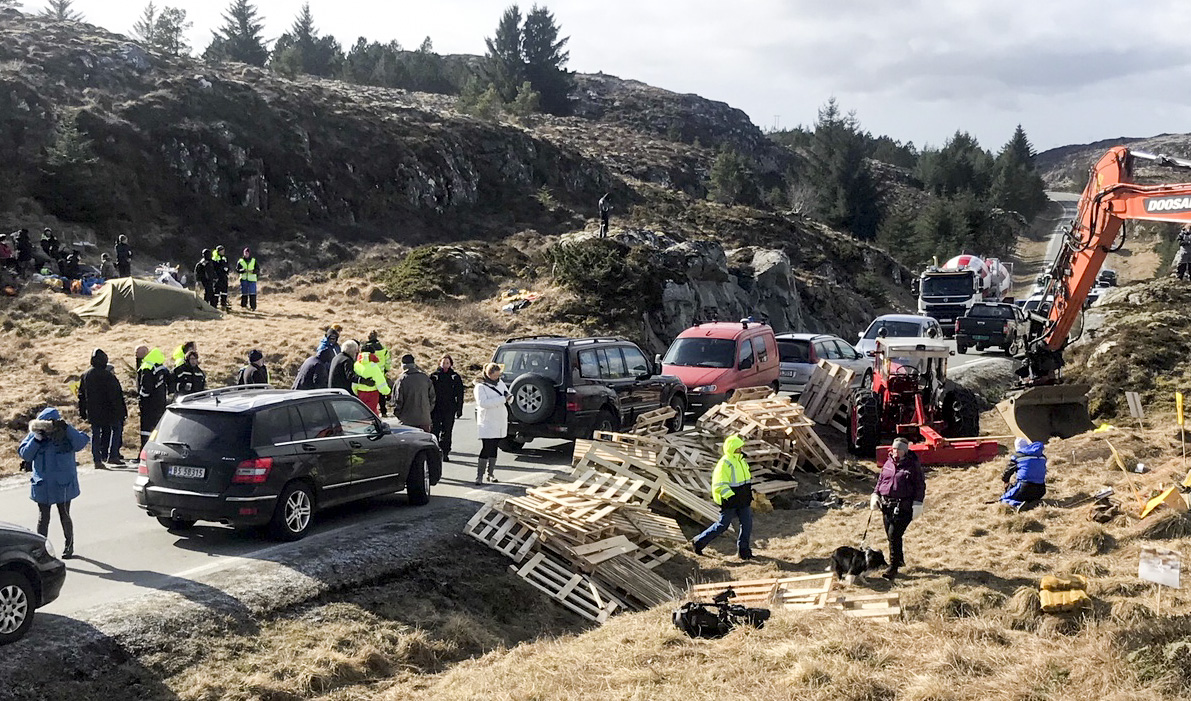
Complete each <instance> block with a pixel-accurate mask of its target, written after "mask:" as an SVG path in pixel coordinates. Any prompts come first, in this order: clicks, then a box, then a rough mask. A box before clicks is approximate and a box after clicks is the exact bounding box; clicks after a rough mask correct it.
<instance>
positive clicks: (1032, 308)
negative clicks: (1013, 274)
mask: <svg viewBox="0 0 1191 701" xmlns="http://www.w3.org/2000/svg"><path fill="white" fill-rule="evenodd" d="M1054 301H1055V297H1054V295H1046V296H1045V297H1043V295H1042V293H1041V292H1039V293H1037V294H1032V295H1030V296H1029V297H1028V298H1027V299H1026V301H1025V303H1024V304H1022V309H1023V310H1024V311H1026V312H1027V313H1030V314H1038V315H1039V316H1046V315H1047V314H1050V308H1051V305H1053V304H1054Z"/></svg>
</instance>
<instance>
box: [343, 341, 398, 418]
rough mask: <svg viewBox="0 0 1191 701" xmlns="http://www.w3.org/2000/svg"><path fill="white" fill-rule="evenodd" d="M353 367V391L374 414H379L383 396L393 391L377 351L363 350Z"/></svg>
mask: <svg viewBox="0 0 1191 701" xmlns="http://www.w3.org/2000/svg"><path fill="white" fill-rule="evenodd" d="M352 369H353V370H354V371H355V380H354V381H353V382H352V392H354V393H355V395H356V396H357V397H359V398H360V401H362V402H364V403H365V404H367V405H368V408H369V409H371V410H372V413H373V414H376V415H378V416H379V415H380V398H381V396H388V395H389V394H390V393H391V392H392V391H393V390H392V389H390V388H389V382H388V380H386V379H385V371H384V368H383V367H382V366H381V364H380V359H379V358H377V357H376V353H368V352H361V353H360V355H359V356H358V357H357V358H356V364H355V367H353V368H352Z"/></svg>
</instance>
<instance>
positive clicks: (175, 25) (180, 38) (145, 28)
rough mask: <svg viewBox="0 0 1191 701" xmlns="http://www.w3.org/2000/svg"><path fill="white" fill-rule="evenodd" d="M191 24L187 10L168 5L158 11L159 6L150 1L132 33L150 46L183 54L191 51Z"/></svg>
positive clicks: (166, 51) (165, 51) (169, 52)
mask: <svg viewBox="0 0 1191 701" xmlns="http://www.w3.org/2000/svg"><path fill="white" fill-rule="evenodd" d="M191 26H193V24H192V23H191V22H189V21H188V20H187V19H186V10H180V9H178V8H176V7H166V8H164V9H162V10H161V11H160V12H158V11H157V6H156V5H154V4H153V3H152V2H150V3H149V4H148V5H146V6H145V9H144V11H143V12H142V13H141V18H140V19H139V20H137V22H136V24H134V25H133V26H132V33H133V36H135V37H136V38H138V39H140V40H141V41H142V42H143V43H144V44H145V46H148V47H149V48H152V49H157V50H158V51H160V52H162V53H165V54H169V55H170V56H182V55H184V54H189V53H190V45H189V44H187V43H186V30H188V29H190V27H191Z"/></svg>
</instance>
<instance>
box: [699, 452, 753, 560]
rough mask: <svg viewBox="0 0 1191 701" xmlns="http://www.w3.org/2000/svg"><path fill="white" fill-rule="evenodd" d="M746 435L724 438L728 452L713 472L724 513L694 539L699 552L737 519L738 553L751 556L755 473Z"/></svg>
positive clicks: (714, 493) (714, 492)
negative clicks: (744, 451) (746, 448)
mask: <svg viewBox="0 0 1191 701" xmlns="http://www.w3.org/2000/svg"><path fill="white" fill-rule="evenodd" d="M742 447H744V439H743V438H741V437H740V436H738V435H737V434H735V433H733V434H732V435H730V436H728V437H727V438H725V439H724V456H723V457H722V458H720V461H719V462H717V463H716V464H715V469H714V470H712V472H711V498H712V499H713V500H714V501H715V503H717V504H719V505H720V517H719V519H718V520H717V521H716V522H715V523H713V524H711V526H710V527H709V528H708V529H707V530H705V531H703V532H702V533H700V534H699V536H698V537H697V538H695V540H694V546H695V554H696V555H702V554H703V548H706V547H707V544H708V543H710V542H711V541H713V540H715V539H716V538H717V537H719V535H720V534H722V533H723V532H724V531H726V530H728V526H730V525H731V524H732V520H733V519H736V520H737V521H738V522H739V524H740V533H739V535H738V536H737V538H736V554H737V555H738V556H740V559H741V560H751V559H752V557H753V549H752V545H751V544H750V543H749V539H750V538H751V537H752V534H753V506H752V505H753V486H752V479H753V475H752V473H751V472H749V464H748V463H747V462H745V460H744V455H743V454H741V452H740V449H741V448H742Z"/></svg>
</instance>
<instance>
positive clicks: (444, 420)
mask: <svg viewBox="0 0 1191 701" xmlns="http://www.w3.org/2000/svg"><path fill="white" fill-rule="evenodd" d="M430 381H431V382H433V383H434V397H435V401H434V408H433V409H431V410H430V430H431V432H433V433H434V435H435V436H437V437H438V445H439V447H441V448H442V459H443V460H450V458H451V434H452V433H453V432H454V430H455V419H457V418H461V417H462V416H463V391H464V390H463V378H462V377H460V376H459V373H457V372H455V360H454V358H452V357H451V356H449V355H444V356H443V357H442V360H440V361H438V369H437V370H435V371H434V372H432V373H430Z"/></svg>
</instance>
